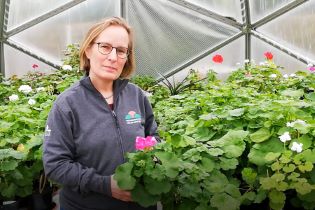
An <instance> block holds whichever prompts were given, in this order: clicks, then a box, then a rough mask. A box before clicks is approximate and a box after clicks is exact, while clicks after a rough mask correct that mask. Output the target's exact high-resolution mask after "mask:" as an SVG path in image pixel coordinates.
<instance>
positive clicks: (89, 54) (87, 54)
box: [85, 46, 92, 60]
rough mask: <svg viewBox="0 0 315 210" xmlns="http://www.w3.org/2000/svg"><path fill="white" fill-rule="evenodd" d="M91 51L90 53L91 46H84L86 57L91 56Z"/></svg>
mask: <svg viewBox="0 0 315 210" xmlns="http://www.w3.org/2000/svg"><path fill="white" fill-rule="evenodd" d="M91 53H92V49H91V46H90V47H88V48H86V50H85V55H86V57H87V58H88V59H89V60H90V58H91Z"/></svg>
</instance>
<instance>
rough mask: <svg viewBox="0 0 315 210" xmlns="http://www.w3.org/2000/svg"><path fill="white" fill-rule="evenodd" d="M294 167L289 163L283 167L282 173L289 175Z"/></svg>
mask: <svg viewBox="0 0 315 210" xmlns="http://www.w3.org/2000/svg"><path fill="white" fill-rule="evenodd" d="M295 168H296V167H295V165H294V164H292V163H290V164H289V165H286V166H284V167H283V171H284V172H286V173H291V172H293V171H294V170H295Z"/></svg>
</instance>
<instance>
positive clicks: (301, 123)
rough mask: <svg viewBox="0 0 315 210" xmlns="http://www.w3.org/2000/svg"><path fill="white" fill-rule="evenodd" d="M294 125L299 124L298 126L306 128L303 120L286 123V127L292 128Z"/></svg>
mask: <svg viewBox="0 0 315 210" xmlns="http://www.w3.org/2000/svg"><path fill="white" fill-rule="evenodd" d="M295 124H300V125H304V126H307V123H306V122H305V121H304V120H295V121H293V122H287V127H292V128H293V127H294V126H295Z"/></svg>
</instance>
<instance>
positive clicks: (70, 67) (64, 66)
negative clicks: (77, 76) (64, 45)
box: [62, 65, 72, 71]
mask: <svg viewBox="0 0 315 210" xmlns="http://www.w3.org/2000/svg"><path fill="white" fill-rule="evenodd" d="M62 69H63V70H68V71H71V70H72V66H70V65H63V66H62Z"/></svg>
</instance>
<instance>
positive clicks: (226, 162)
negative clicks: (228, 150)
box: [220, 157, 238, 170]
mask: <svg viewBox="0 0 315 210" xmlns="http://www.w3.org/2000/svg"><path fill="white" fill-rule="evenodd" d="M237 165H238V160H237V159H236V158H224V157H220V167H221V168H222V169H223V170H230V169H236V166H237Z"/></svg>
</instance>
